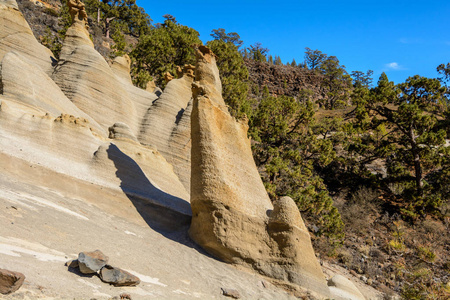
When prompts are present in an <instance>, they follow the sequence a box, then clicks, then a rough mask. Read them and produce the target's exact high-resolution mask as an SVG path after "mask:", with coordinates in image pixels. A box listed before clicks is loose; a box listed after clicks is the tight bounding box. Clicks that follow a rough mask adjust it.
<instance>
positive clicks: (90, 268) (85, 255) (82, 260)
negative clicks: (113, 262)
mask: <svg viewBox="0 0 450 300" xmlns="http://www.w3.org/2000/svg"><path fill="white" fill-rule="evenodd" d="M107 263H108V256H106V255H105V254H103V253H102V252H101V251H100V250H95V251H92V252H81V253H80V254H78V264H79V267H80V272H81V273H83V274H94V273H97V272H98V271H99V270H100V269H101V268H103V267H104V266H105V265H106V264H107Z"/></svg>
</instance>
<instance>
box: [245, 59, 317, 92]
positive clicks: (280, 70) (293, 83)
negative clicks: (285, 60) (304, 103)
mask: <svg viewBox="0 0 450 300" xmlns="http://www.w3.org/2000/svg"><path fill="white" fill-rule="evenodd" d="M245 65H246V67H247V69H248V71H249V80H250V86H251V88H252V89H251V91H252V93H253V94H255V88H257V89H258V91H259V92H261V89H262V88H263V87H267V88H268V89H269V93H270V94H271V95H286V96H290V97H296V98H298V97H299V96H300V95H301V91H302V90H310V91H312V92H313V95H314V100H318V99H321V98H323V97H324V95H323V92H322V89H321V83H322V78H323V75H321V74H318V73H317V72H314V71H312V70H308V69H304V68H300V67H292V66H290V65H274V64H269V63H267V62H260V61H256V60H253V59H245ZM255 96H258V95H255Z"/></svg>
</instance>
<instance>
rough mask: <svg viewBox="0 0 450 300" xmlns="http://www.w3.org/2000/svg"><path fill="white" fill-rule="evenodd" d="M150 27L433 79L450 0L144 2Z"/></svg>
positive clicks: (449, 23) (444, 44) (395, 76)
mask: <svg viewBox="0 0 450 300" xmlns="http://www.w3.org/2000/svg"><path fill="white" fill-rule="evenodd" d="M137 4H138V5H139V6H142V7H144V8H145V10H146V12H147V13H148V14H149V15H150V17H151V18H152V19H153V22H154V23H158V22H163V21H164V18H163V17H162V16H163V15H165V14H171V15H173V16H175V17H176V19H177V21H178V22H179V23H181V24H183V25H187V26H189V27H192V28H194V29H196V30H197V31H198V32H199V33H200V38H201V39H202V41H203V42H206V41H208V40H210V39H211V37H210V33H211V30H212V29H217V28H224V29H225V30H226V32H237V33H238V34H239V35H240V36H241V39H242V40H243V41H244V43H245V46H247V47H248V46H249V45H252V44H254V43H256V42H260V43H262V45H263V46H264V47H266V48H268V49H269V50H270V52H269V54H271V55H273V56H275V55H278V56H280V57H281V59H282V61H283V62H284V63H285V62H291V61H292V59H293V58H295V60H296V62H297V63H298V62H302V61H303V59H304V51H305V47H309V48H311V49H319V50H320V51H322V52H324V53H326V54H328V55H334V56H337V58H338V59H339V60H340V62H341V64H343V65H345V66H346V69H347V71H348V72H349V73H350V72H351V71H354V70H358V71H367V70H369V69H370V70H373V71H374V83H376V82H377V80H378V77H379V76H380V74H381V72H383V71H384V72H386V74H387V75H388V77H389V79H390V80H393V81H395V82H396V83H400V82H403V81H405V79H406V78H407V77H409V76H413V75H416V74H419V75H422V76H427V77H437V72H436V67H437V66H438V65H439V64H441V63H447V62H450V34H449V32H450V0H439V1H437V0H428V1H414V0H410V1H405V0H399V1H396V0H391V1H385V0H378V1H364V0H360V1H353V0H352V1H350V0H340V1H339V0H322V1H312V0H309V1H304V0H298V1H283V0H279V1H265V0H261V1H245V0H241V1H236V0H231V1H211V2H208V1H198V0H190V1H186V0H184V1H179V0H174V1H167V2H165V3H163V2H162V1H143V0H137Z"/></svg>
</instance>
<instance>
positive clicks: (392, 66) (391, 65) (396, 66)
mask: <svg viewBox="0 0 450 300" xmlns="http://www.w3.org/2000/svg"><path fill="white" fill-rule="evenodd" d="M384 67H385V68H386V69H387V70H393V71H399V70H405V68H404V67H402V66H401V65H399V64H398V63H397V62H391V63H388V64H385V65H384Z"/></svg>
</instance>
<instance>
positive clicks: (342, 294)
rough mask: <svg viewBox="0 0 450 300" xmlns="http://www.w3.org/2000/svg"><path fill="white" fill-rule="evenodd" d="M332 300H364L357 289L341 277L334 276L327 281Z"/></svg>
mask: <svg viewBox="0 0 450 300" xmlns="http://www.w3.org/2000/svg"><path fill="white" fill-rule="evenodd" d="M328 286H329V288H330V292H331V295H332V296H333V299H336V300H365V298H364V296H363V294H361V292H360V291H359V290H358V288H357V287H356V286H355V285H354V284H353V282H351V281H350V280H348V279H347V278H345V277H344V276H342V275H334V276H333V277H332V278H331V279H329V280H328Z"/></svg>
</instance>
